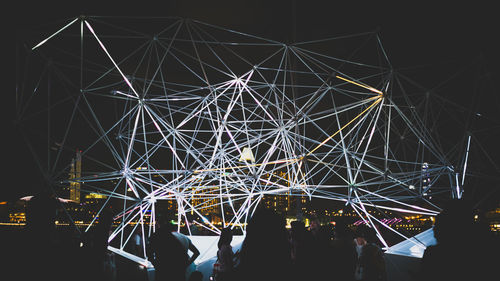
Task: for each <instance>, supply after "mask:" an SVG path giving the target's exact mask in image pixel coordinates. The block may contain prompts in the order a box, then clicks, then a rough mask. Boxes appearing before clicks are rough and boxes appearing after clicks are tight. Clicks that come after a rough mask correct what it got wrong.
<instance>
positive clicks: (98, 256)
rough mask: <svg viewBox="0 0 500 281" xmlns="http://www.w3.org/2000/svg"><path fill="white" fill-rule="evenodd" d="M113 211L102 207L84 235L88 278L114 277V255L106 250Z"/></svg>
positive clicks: (108, 278)
mask: <svg viewBox="0 0 500 281" xmlns="http://www.w3.org/2000/svg"><path fill="white" fill-rule="evenodd" d="M113 216H114V215H113V211H112V210H111V209H110V208H105V209H103V210H102V211H101V212H100V214H99V216H98V217H97V223H96V225H95V226H93V227H92V228H91V229H90V230H89V231H88V232H87V233H86V234H85V237H84V248H85V255H86V259H85V260H86V262H87V263H88V266H89V272H88V274H90V275H89V277H90V278H92V279H97V280H113V279H115V278H116V267H115V265H116V264H115V261H114V255H113V254H112V253H111V252H109V251H108V245H109V243H108V239H109V235H110V232H111V227H112V224H113Z"/></svg>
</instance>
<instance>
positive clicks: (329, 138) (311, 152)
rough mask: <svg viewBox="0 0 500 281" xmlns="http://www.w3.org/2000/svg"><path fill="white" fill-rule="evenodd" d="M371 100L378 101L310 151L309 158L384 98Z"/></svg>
mask: <svg viewBox="0 0 500 281" xmlns="http://www.w3.org/2000/svg"><path fill="white" fill-rule="evenodd" d="M369 99H376V100H375V102H373V103H372V104H371V105H370V106H368V107H367V108H366V109H365V110H363V111H361V113H360V114H358V115H357V116H356V117H354V118H353V119H352V120H351V121H349V122H347V124H345V125H344V126H342V128H340V129H339V130H338V131H336V132H335V133H334V134H333V135H331V136H329V137H328V138H326V139H325V140H324V141H322V142H321V143H320V144H318V146H316V147H315V148H314V149H313V150H311V151H309V153H307V156H309V155H311V154H313V152H314V151H316V150H317V149H318V148H320V147H321V146H322V145H324V144H325V143H326V142H328V141H329V140H331V139H332V138H333V137H335V136H336V135H337V134H338V133H339V132H340V131H342V130H343V129H344V128H345V127H347V126H349V125H350V124H351V123H352V122H354V121H355V120H356V119H358V118H359V117H360V116H361V115H363V114H365V113H366V112H367V111H368V110H369V109H370V108H372V107H373V106H374V105H376V104H378V103H379V102H380V101H381V100H382V98H380V97H372V98H369Z"/></svg>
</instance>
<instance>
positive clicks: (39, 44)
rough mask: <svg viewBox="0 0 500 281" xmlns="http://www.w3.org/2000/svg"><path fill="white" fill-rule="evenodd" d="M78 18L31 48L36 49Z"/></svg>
mask: <svg viewBox="0 0 500 281" xmlns="http://www.w3.org/2000/svg"><path fill="white" fill-rule="evenodd" d="M77 20H78V18H76V19H74V20H72V21H71V22H70V23H68V24H67V25H65V26H64V27H63V28H61V29H59V30H58V31H56V32H55V33H54V34H52V35H50V36H49V37H47V38H45V39H44V40H42V42H40V43H38V44H37V45H36V46H35V47H33V48H31V50H32V51H33V50H35V49H36V48H38V47H40V46H42V45H43V44H45V42H47V41H49V40H50V38H52V37H54V36H56V35H57V34H59V33H60V32H61V31H63V30H65V29H66V28H68V27H69V26H70V25H72V24H73V23H74V22H75V21H77Z"/></svg>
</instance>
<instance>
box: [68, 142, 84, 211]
mask: <svg viewBox="0 0 500 281" xmlns="http://www.w3.org/2000/svg"><path fill="white" fill-rule="evenodd" d="M81 176H82V152H81V151H80V150H77V151H76V157H75V158H73V161H71V170H70V172H69V180H70V186H69V199H70V200H73V201H75V202H77V203H80V182H78V181H76V180H75V179H79V178H80V177H81Z"/></svg>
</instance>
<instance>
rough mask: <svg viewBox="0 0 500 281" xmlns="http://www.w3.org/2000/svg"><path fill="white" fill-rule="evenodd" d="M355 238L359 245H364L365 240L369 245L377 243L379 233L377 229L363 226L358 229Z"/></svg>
mask: <svg viewBox="0 0 500 281" xmlns="http://www.w3.org/2000/svg"><path fill="white" fill-rule="evenodd" d="M354 237H355V238H356V241H357V243H358V245H360V244H363V243H362V241H363V240H364V241H366V242H367V243H375V242H376V241H377V232H376V231H375V229H373V228H371V227H369V226H367V225H365V224H362V225H360V226H358V227H357V228H356V231H355V233H354ZM360 242H361V243H360Z"/></svg>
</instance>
